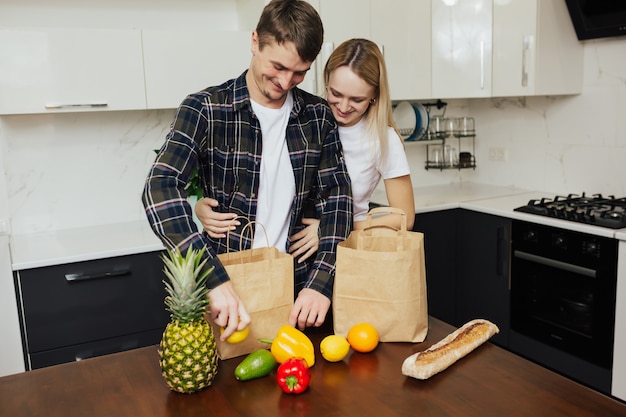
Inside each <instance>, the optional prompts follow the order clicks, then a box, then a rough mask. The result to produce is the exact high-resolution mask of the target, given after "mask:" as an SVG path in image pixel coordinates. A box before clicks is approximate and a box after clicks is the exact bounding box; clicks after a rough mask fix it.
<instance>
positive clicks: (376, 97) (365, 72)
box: [195, 39, 415, 262]
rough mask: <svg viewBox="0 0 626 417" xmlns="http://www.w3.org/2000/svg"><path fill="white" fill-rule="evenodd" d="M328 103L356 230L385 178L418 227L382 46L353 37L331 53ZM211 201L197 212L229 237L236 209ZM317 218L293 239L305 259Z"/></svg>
mask: <svg viewBox="0 0 626 417" xmlns="http://www.w3.org/2000/svg"><path fill="white" fill-rule="evenodd" d="M324 82H325V85H326V95H327V100H328V104H329V105H330V108H331V110H332V112H333V115H334V116H335V119H336V120H337V124H338V126H339V138H340V140H341V145H342V147H343V152H344V157H345V161H346V165H347V168H348V173H349V174H350V179H351V181H352V197H353V207H354V228H355V229H360V228H363V226H364V225H365V220H366V216H367V212H368V210H369V204H370V198H371V196H372V193H373V192H374V189H375V188H376V186H377V185H378V183H379V182H380V180H381V178H382V179H383V181H384V184H385V192H386V194H387V200H388V203H389V205H390V206H391V207H396V208H399V209H401V210H402V211H404V212H405V213H406V214H407V219H406V221H407V229H408V230H411V229H412V228H413V222H414V220H415V216H414V213H415V203H414V199H413V185H412V183H411V176H410V169H409V164H408V161H407V158H406V154H405V152H404V145H403V142H402V139H401V138H400V135H399V133H398V130H397V128H396V127H395V123H394V122H393V117H392V108H391V98H390V95H389V83H388V81H387V70H386V67H385V61H384V58H383V55H382V53H381V52H380V49H379V48H378V46H377V45H376V44H375V43H374V42H372V41H369V40H367V39H350V40H348V41H346V42H344V43H342V44H341V45H339V47H338V48H337V49H335V51H334V52H333V53H332V55H331V56H330V58H329V59H328V62H327V63H326V67H325V69H324ZM214 206H215V205H214V203H213V201H212V200H210V199H207V198H205V199H202V200H200V201H199V202H198V203H197V204H196V207H195V212H196V215H197V216H198V218H199V219H200V221H201V222H202V224H203V226H204V229H205V231H206V232H207V233H208V234H209V235H210V236H212V237H213V238H220V237H226V232H227V231H228V226H229V223H230V220H231V219H232V218H234V217H235V215H234V214H232V213H215V212H213V210H212V207H214ZM318 222H319V221H318V220H316V219H303V223H305V224H306V223H308V224H309V226H308V227H307V228H306V229H304V230H303V231H301V232H299V233H297V234H295V235H293V236H292V237H291V238H290V241H291V242H292V243H291V245H290V248H289V251H290V252H291V254H292V255H293V256H294V257H299V258H298V261H299V262H303V261H304V260H306V259H307V258H308V257H310V256H311V255H312V254H313V253H315V251H316V250H317V244H318V238H317V225H318ZM373 222H374V224H387V225H390V226H393V227H398V226H399V224H400V223H399V219H398V218H397V216H394V215H390V216H383V217H377V218H376V219H373Z"/></svg>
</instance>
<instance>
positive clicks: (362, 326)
mask: <svg viewBox="0 0 626 417" xmlns="http://www.w3.org/2000/svg"><path fill="white" fill-rule="evenodd" d="M348 343H350V346H351V347H352V349H354V350H356V351H357V352H362V353H367V352H371V351H372V350H374V349H376V346H378V331H377V330H376V328H375V327H374V326H372V325H371V324H369V323H359V324H355V325H354V326H352V328H350V330H349V331H348Z"/></svg>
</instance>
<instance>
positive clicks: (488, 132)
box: [0, 37, 626, 233]
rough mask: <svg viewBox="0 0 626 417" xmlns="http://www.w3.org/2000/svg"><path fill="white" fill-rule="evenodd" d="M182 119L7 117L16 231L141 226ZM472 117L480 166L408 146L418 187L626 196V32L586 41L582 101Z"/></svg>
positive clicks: (476, 103)
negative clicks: (437, 159) (174, 127)
mask: <svg viewBox="0 0 626 417" xmlns="http://www.w3.org/2000/svg"><path fill="white" fill-rule="evenodd" d="M235 75H236V74H235ZM181 99H182V97H181ZM173 113H174V111H173V110H162V111H132V112H101V113H98V112H96V113H75V114H53V115H25V116H2V117H0V147H3V149H4V150H5V154H4V159H5V166H4V169H5V171H6V188H7V193H8V208H9V215H10V217H11V221H12V228H13V232H14V233H28V232H35V231H45V230H53V229H65V228H72V227H80V226H89V225H98V224H106V223H110V222H115V221H132V220H143V216H144V214H143V210H142V208H141V203H140V200H139V195H140V192H141V189H142V186H143V181H144V179H145V175H146V174H147V170H148V167H149V165H150V162H151V161H152V159H153V157H154V154H153V152H152V149H154V148H156V147H158V146H159V145H160V143H161V142H162V140H163V138H164V136H165V133H166V131H167V129H168V127H169V124H170V123H171V121H172V117H173ZM468 114H469V115H472V116H474V117H475V119H476V130H477V135H478V136H477V138H476V158H477V164H478V167H477V169H476V170H475V171H474V170H463V171H452V170H451V171H426V170H425V169H424V161H425V159H426V156H425V148H424V147H422V146H420V145H415V144H409V145H408V146H407V149H408V153H409V160H410V162H411V164H412V168H413V178H414V184H415V185H417V186H427V185H436V184H446V183H450V182H463V181H474V182H482V183H491V184H495V185H506V186H508V185H513V186H517V187H521V188H528V189H533V190H542V191H546V192H549V193H554V194H557V193H561V194H562V193H570V192H571V193H579V192H583V191H585V192H587V193H604V194H615V195H616V196H618V197H623V196H624V195H626V181H624V179H625V178H626V133H625V132H626V123H625V122H624V115H625V114H626V37H621V38H612V39H601V40H594V41H586V42H585V80H584V92H583V94H582V95H579V96H564V97H533V98H525V99H524V98H509V99H472V100H453V101H450V102H449V105H448V108H447V110H446V115H448V116H461V115H468ZM490 147H503V148H505V149H506V150H507V154H508V161H507V162H493V161H489V160H488V154H489V148H490ZM0 191H1V190H0ZM0 197H1V196H0Z"/></svg>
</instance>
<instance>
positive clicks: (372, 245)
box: [332, 207, 428, 342]
mask: <svg viewBox="0 0 626 417" xmlns="http://www.w3.org/2000/svg"><path fill="white" fill-rule="evenodd" d="M378 213H395V214H398V215H401V219H402V221H401V227H400V230H396V229H394V228H390V227H388V226H373V225H371V220H372V216H374V215H376V214H378ZM332 305H333V320H334V322H333V324H334V331H335V334H340V335H344V336H346V335H347V334H348V330H350V328H351V327H352V326H353V325H355V324H357V323H361V322H367V323H370V324H372V325H373V326H374V327H375V328H376V330H378V333H379V337H380V341H382V342H422V341H423V340H424V339H425V338H426V334H427V333H428V308H427V295H426V268H425V262H424V235H423V233H419V232H412V231H407V230H406V215H405V214H404V212H402V210H399V209H395V208H392V207H379V208H375V209H372V210H371V211H370V212H369V213H368V220H367V221H366V226H365V228H364V229H361V230H355V231H352V232H351V233H350V236H349V237H348V239H347V240H345V241H344V242H341V243H339V245H338V248H337V263H336V272H335V284H334V290H333V300H332Z"/></svg>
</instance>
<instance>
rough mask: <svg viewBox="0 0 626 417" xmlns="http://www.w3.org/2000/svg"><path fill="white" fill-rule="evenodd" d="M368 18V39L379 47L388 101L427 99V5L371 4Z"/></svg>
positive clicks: (410, 0) (404, 0) (410, 1)
mask: <svg viewBox="0 0 626 417" xmlns="http://www.w3.org/2000/svg"><path fill="white" fill-rule="evenodd" d="M371 16H372V19H371V39H372V40H374V41H375V42H376V43H378V44H379V45H382V48H383V54H384V56H385V62H386V63H387V76H388V78H389V88H390V90H391V98H392V99H393V100H418V99H428V98H430V97H431V82H430V80H431V65H430V56H431V34H430V2H426V1H414V0H387V1H372V2H371Z"/></svg>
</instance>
